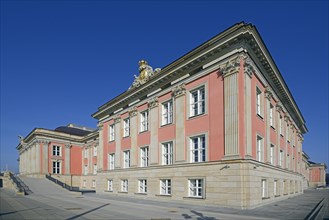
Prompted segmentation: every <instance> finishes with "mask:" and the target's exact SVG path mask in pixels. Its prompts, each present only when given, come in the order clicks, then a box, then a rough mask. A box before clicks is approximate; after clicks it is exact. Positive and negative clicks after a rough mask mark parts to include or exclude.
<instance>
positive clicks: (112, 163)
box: [108, 153, 115, 170]
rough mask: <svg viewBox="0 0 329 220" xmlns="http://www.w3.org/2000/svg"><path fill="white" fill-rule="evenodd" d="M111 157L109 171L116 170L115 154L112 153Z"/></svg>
mask: <svg viewBox="0 0 329 220" xmlns="http://www.w3.org/2000/svg"><path fill="white" fill-rule="evenodd" d="M108 155H109V160H108V161H109V164H108V166H109V170H114V169H115V153H110V154H108Z"/></svg>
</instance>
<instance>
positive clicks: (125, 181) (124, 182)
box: [121, 180, 128, 192]
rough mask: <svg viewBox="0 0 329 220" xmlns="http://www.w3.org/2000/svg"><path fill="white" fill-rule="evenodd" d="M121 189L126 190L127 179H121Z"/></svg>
mask: <svg viewBox="0 0 329 220" xmlns="http://www.w3.org/2000/svg"><path fill="white" fill-rule="evenodd" d="M121 191H122V192H128V180H121Z"/></svg>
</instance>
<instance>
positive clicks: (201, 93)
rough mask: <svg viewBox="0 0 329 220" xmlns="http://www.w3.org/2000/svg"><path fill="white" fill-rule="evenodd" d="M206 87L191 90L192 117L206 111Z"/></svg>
mask: <svg viewBox="0 0 329 220" xmlns="http://www.w3.org/2000/svg"><path fill="white" fill-rule="evenodd" d="M205 106H206V103H205V89H204V87H201V88H199V89H196V90H193V91H191V92H190V117H193V116H196V115H201V114H204V113H205Z"/></svg>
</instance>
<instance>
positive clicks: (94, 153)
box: [93, 145, 97, 157]
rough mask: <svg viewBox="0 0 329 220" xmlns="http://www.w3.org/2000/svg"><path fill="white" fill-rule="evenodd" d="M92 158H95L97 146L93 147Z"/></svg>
mask: <svg viewBox="0 0 329 220" xmlns="http://www.w3.org/2000/svg"><path fill="white" fill-rule="evenodd" d="M93 156H94V157H96V156H97V146H96V145H95V146H94V147H93Z"/></svg>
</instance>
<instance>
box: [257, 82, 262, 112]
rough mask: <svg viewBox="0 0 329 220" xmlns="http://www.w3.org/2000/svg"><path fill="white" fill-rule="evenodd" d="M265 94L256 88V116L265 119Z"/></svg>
mask: <svg viewBox="0 0 329 220" xmlns="http://www.w3.org/2000/svg"><path fill="white" fill-rule="evenodd" d="M262 99H263V92H262V90H261V89H260V88H259V87H258V86H256V114H257V115H258V116H260V117H261V118H263V114H262V112H263V100H262Z"/></svg>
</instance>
